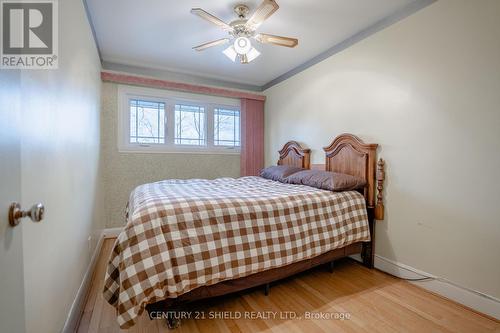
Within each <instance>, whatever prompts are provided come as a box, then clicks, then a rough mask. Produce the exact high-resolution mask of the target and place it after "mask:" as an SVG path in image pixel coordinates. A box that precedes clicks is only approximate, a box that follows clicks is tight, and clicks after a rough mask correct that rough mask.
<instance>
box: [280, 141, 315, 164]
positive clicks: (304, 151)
mask: <svg viewBox="0 0 500 333" xmlns="http://www.w3.org/2000/svg"><path fill="white" fill-rule="evenodd" d="M279 154H280V158H279V160H278V165H290V166H296V167H299V168H304V169H310V168H311V150H310V149H308V148H302V146H301V145H300V144H299V143H298V142H296V141H288V142H287V143H286V144H285V145H284V146H283V148H282V149H281V150H280V151H279Z"/></svg>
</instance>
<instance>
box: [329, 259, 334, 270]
mask: <svg viewBox="0 0 500 333" xmlns="http://www.w3.org/2000/svg"><path fill="white" fill-rule="evenodd" d="M334 263H335V262H334V261H333V260H332V261H330V262H329V263H328V271H329V272H330V273H333V266H334V265H335V264H334Z"/></svg>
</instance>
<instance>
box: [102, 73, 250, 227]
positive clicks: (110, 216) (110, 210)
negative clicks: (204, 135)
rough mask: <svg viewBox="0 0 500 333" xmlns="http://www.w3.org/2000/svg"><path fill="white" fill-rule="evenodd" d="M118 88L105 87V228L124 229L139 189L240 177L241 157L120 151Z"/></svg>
mask: <svg viewBox="0 0 500 333" xmlns="http://www.w3.org/2000/svg"><path fill="white" fill-rule="evenodd" d="M117 116H118V85H117V84H114V83H104V84H103V85H102V147H103V150H102V161H103V165H104V170H103V171H104V177H103V182H104V187H105V199H104V200H105V202H106V208H105V210H106V211H105V214H106V227H108V228H110V227H121V226H123V225H125V206H126V204H127V201H128V199H129V196H130V192H131V191H132V190H133V189H134V188H135V187H136V186H138V185H141V184H145V183H151V182H155V181H160V180H164V179H170V178H179V179H187V178H209V179H210V178H218V177H238V176H239V174H240V155H221V154H173V153H169V154H164V153H122V152H119V151H118V133H117V130H118V128H117V125H118V120H117Z"/></svg>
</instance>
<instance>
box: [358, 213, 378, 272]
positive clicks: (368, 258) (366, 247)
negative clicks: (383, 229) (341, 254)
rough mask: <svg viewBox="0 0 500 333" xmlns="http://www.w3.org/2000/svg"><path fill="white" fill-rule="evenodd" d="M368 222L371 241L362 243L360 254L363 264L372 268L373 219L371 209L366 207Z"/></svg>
mask: <svg viewBox="0 0 500 333" xmlns="http://www.w3.org/2000/svg"><path fill="white" fill-rule="evenodd" d="M368 224H369V228H370V236H371V241H370V242H366V243H364V244H363V251H362V252H361V256H362V258H363V265H364V266H366V267H368V268H373V267H374V266H375V219H374V210H373V209H368Z"/></svg>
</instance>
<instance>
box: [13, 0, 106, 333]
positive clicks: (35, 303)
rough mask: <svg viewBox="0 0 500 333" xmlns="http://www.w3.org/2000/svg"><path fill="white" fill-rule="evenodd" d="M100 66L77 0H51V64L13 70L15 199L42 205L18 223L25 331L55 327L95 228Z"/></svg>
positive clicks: (71, 295)
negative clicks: (55, 5)
mask: <svg viewBox="0 0 500 333" xmlns="http://www.w3.org/2000/svg"><path fill="white" fill-rule="evenodd" d="M100 68H101V67H100V62H99V58H98V54H97V50H96V47H95V44H94V41H93V38H92V34H91V30H90V26H89V24H88V22H87V18H86V15H85V11H84V7H83V4H82V1H81V0H64V1H59V69H58V70H36V71H27V70H25V71H22V74H21V94H22V96H21V99H22V106H21V110H22V111H21V112H22V117H21V118H22V121H23V133H22V141H21V165H22V169H21V174H22V186H21V192H22V205H23V207H26V208H28V207H30V206H31V205H32V204H33V203H35V202H39V201H41V202H43V203H44V204H45V207H46V216H45V219H44V221H43V222H41V223H39V224H34V223H32V222H31V221H30V220H24V221H23V222H22V223H21V225H22V228H23V230H22V231H23V252H24V272H25V278H24V284H25V310H26V330H27V331H28V332H41V333H45V332H47V333H53V332H59V331H61V329H62V328H63V324H64V321H65V319H66V316H67V315H68V311H69V309H70V306H71V304H72V302H73V300H74V298H75V295H76V293H77V290H78V287H79V286H80V283H81V282H82V278H83V275H84V273H85V270H86V268H87V266H88V263H89V259H90V254H91V252H92V250H93V248H94V247H95V244H96V240H97V235H98V234H99V230H100V229H101V228H102V222H103V220H102V216H101V213H102V209H101V207H100V205H101V196H100V178H99V177H100V174H99V173H100V171H99V154H100V91H101V80H100ZM89 235H91V236H92V237H93V239H92V241H91V244H89V242H88V241H87V239H88V237H89ZM89 245H90V246H89Z"/></svg>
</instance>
